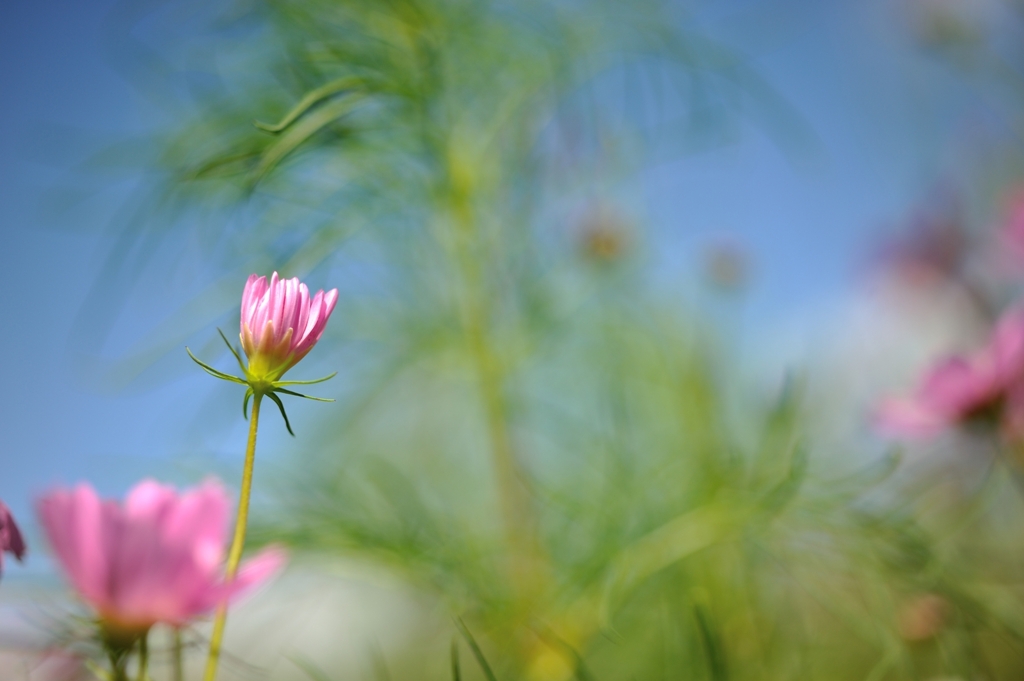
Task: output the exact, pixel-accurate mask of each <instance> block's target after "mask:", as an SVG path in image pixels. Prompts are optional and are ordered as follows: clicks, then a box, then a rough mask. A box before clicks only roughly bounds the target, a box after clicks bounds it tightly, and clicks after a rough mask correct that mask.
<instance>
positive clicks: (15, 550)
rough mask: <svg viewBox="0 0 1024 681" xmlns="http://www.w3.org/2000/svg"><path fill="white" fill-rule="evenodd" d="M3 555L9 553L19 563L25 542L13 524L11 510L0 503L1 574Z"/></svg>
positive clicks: (23, 553) (22, 556) (0, 570)
mask: <svg viewBox="0 0 1024 681" xmlns="http://www.w3.org/2000/svg"><path fill="white" fill-rule="evenodd" d="M5 553H10V554H11V555H13V556H14V557H15V558H17V559H18V560H19V561H20V560H21V559H22V558H24V557H25V540H24V539H22V537H21V530H19V529H18V525H17V523H15V522H14V516H13V515H11V509H9V508H7V504H5V503H4V502H2V501H0V572H3V567H4V554H5Z"/></svg>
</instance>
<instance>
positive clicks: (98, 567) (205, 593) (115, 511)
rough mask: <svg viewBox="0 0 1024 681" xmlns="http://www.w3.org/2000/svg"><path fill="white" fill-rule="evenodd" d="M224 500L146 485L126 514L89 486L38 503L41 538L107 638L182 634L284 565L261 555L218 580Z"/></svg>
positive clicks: (277, 553)
mask: <svg viewBox="0 0 1024 681" xmlns="http://www.w3.org/2000/svg"><path fill="white" fill-rule="evenodd" d="M229 505H230V500H229V498H228V495H227V493H226V492H225V491H224V489H223V487H221V485H220V484H219V483H218V482H216V481H213V480H210V481H207V482H205V483H203V484H202V485H200V486H199V487H196V488H194V489H190V490H186V491H184V492H182V493H181V494H180V495H179V494H178V493H177V492H176V491H175V490H174V488H172V487H168V486H165V485H161V484H158V483H156V482H154V481H152V480H144V481H142V482H140V483H139V484H138V485H136V486H135V487H134V488H133V489H132V490H131V491H130V492H129V493H128V497H127V498H126V499H125V502H124V504H123V505H121V504H118V503H117V502H116V501H113V500H101V499H100V498H99V496H97V494H96V491H95V490H94V489H93V488H92V487H90V486H89V485H86V484H80V485H78V486H77V487H75V488H74V489H72V490H66V489H58V490H55V491H52V492H50V493H48V494H46V495H45V496H43V497H42V498H41V499H40V500H39V501H38V511H39V516H40V519H41V520H42V523H43V528H44V529H45V530H46V534H47V536H48V538H49V540H50V544H51V545H52V547H53V550H54V552H55V553H56V554H57V559H58V561H59V562H60V564H61V567H63V569H64V572H65V573H66V574H67V577H68V579H69V580H70V581H71V583H72V585H73V586H74V587H75V589H76V590H77V591H78V593H79V595H80V596H81V597H82V599H83V600H85V601H86V602H87V603H89V605H91V606H92V607H93V608H95V609H96V611H97V612H98V614H99V616H100V619H101V621H102V624H103V627H104V631H105V632H106V634H107V636H109V637H111V638H117V639H120V640H122V641H128V642H130V641H131V640H134V637H136V636H138V635H141V634H142V633H144V632H145V631H147V630H148V629H149V627H151V626H152V625H154V624H156V623H158V622H163V623H167V624H171V625H176V626H177V625H183V624H185V623H186V622H188V621H189V620H191V619H193V618H195V617H198V616H201V615H205V614H207V613H209V612H211V611H212V610H214V609H215V608H217V606H219V605H221V604H222V603H224V602H226V601H227V600H229V599H231V598H233V597H234V596H236V595H238V594H239V593H240V592H242V591H244V590H246V589H249V588H250V587H253V586H255V585H257V584H259V583H261V582H263V581H264V580H266V579H267V578H269V577H270V576H271V575H272V574H273V573H274V572H276V571H277V570H278V569H279V568H280V567H281V566H282V565H283V564H284V561H285V555H284V553H283V552H282V551H281V550H279V549H273V548H271V549H266V550H264V551H263V552H261V553H260V554H259V555H257V556H256V557H255V558H253V559H252V560H250V561H249V562H248V563H246V564H244V565H243V566H242V569H241V571H240V572H239V574H238V576H237V578H236V579H235V580H234V581H232V582H230V583H226V582H225V581H224V577H223V568H222V563H223V559H224V553H225V552H224V545H225V538H226V537H225V534H226V532H227V529H228V528H227V521H228V513H229Z"/></svg>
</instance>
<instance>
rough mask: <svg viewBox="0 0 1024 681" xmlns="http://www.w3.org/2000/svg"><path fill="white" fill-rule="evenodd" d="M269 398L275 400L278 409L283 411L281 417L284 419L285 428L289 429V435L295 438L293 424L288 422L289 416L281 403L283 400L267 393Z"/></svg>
mask: <svg viewBox="0 0 1024 681" xmlns="http://www.w3.org/2000/svg"><path fill="white" fill-rule="evenodd" d="M267 397H269V398H270V399H272V400H274V403H275V404H277V408H278V409H280V410H281V416H282V417H283V418H284V427H285V428H287V429H288V434H289V435H291V436H292V437H295V433H294V432H292V424H291V423H289V422H288V414H286V413H285V411H284V404H282V403H281V398H280V397H278V396H277V395H275V394H274V393H267Z"/></svg>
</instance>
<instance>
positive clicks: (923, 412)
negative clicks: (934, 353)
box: [876, 309, 1024, 438]
mask: <svg viewBox="0 0 1024 681" xmlns="http://www.w3.org/2000/svg"><path fill="white" fill-rule="evenodd" d="M1022 388H1024V309H1015V310H1011V311H1010V312H1007V313H1006V314H1004V315H1003V317H1002V318H1001V319H1000V320H999V322H998V323H997V324H996V328H995V330H994V332H993V334H992V338H991V340H990V341H989V343H988V345H987V346H986V347H984V348H982V349H981V350H980V351H979V352H977V353H975V354H973V355H971V356H969V357H950V358H947V359H945V360H943V361H941V362H940V363H938V364H937V365H935V366H934V367H932V369H931V370H929V372H928V373H927V374H926V375H925V377H924V380H923V381H922V382H921V384H920V387H919V388H918V389H917V391H916V393H915V394H914V395H913V396H911V397H909V398H889V399H887V400H884V401H883V402H882V404H881V405H880V407H879V409H878V413H877V415H876V425H877V426H878V427H879V428H880V429H881V430H884V431H887V432H890V433H893V434H896V435H902V436H906V437H917V438H923V437H930V436H932V435H935V434H937V433H938V432H939V431H941V430H943V429H944V428H947V427H950V426H953V425H957V424H961V423H966V422H970V421H979V420H986V419H987V420H990V421H994V422H996V423H998V424H999V425H1001V426H1002V427H1004V428H1010V429H1017V427H1018V424H1019V423H1022V422H1024V390H1022Z"/></svg>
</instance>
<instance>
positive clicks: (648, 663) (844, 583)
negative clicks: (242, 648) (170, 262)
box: [111, 0, 1024, 681]
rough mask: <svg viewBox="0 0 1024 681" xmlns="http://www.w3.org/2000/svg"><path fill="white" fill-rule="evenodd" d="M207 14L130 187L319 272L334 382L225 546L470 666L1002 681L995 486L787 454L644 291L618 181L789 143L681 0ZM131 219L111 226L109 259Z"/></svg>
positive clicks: (1018, 622) (207, 230)
mask: <svg viewBox="0 0 1024 681" xmlns="http://www.w3.org/2000/svg"><path fill="white" fill-rule="evenodd" d="M230 9H231V10H232V11H231V12H228V13H227V14H226V15H225V16H227V17H228V18H227V19H225V22H226V23H225V24H223V25H221V26H220V28H219V29H218V31H219V32H217V33H215V34H214V39H213V40H212V44H213V45H215V47H216V49H215V50H212V51H208V52H201V54H204V55H206V56H205V57H204V58H203V59H199V58H196V59H195V61H197V62H204V61H206V62H208V63H209V64H216V65H217V68H216V69H214V70H213V72H214V73H215V74H216V76H217V78H216V82H217V83H218V86H217V87H214V88H210V89H206V90H204V91H202V93H200V95H199V96H198V97H197V99H196V103H197V104H196V108H195V112H194V115H193V116H192V117H190V118H187V119H185V120H182V121H181V122H180V125H179V126H178V127H177V128H176V129H175V130H174V131H173V133H172V134H169V135H167V136H165V137H163V138H162V139H161V140H160V146H159V148H160V150H161V152H160V155H159V157H158V158H156V159H155V160H154V166H153V168H151V169H152V170H156V172H155V173H154V175H153V177H154V178H155V181H154V183H153V184H152V191H153V193H152V194H150V203H148V204H145V205H148V206H149V207H150V208H149V210H150V212H153V213H158V214H160V215H161V216H163V217H164V218H165V224H169V225H171V226H173V229H172V230H171V233H172V234H174V235H175V237H174V238H181V235H182V234H183V233H184V234H186V238H187V239H189V240H193V241H195V242H196V243H198V244H200V246H201V248H202V251H203V252H204V253H205V254H208V255H211V254H212V256H211V257H212V258H213V259H214V260H215V261H216V262H217V263H218V264H219V266H221V267H224V268H225V269H227V270H229V271H230V272H232V273H233V274H240V273H243V272H244V273H245V274H248V273H249V272H250V271H252V270H255V271H269V269H270V268H272V267H274V268H277V269H278V270H280V271H281V272H282V273H283V274H285V275H289V276H291V275H303V276H305V275H307V274H309V273H310V272H313V273H314V274H315V275H316V281H318V282H320V281H323V282H329V283H330V284H332V285H335V284H336V285H338V286H339V288H340V289H341V290H342V298H341V301H340V302H339V305H338V310H337V311H336V312H335V315H334V320H333V321H332V325H333V328H332V329H331V331H330V333H329V336H328V339H327V340H325V341H324V342H323V343H321V348H324V349H323V350H321V349H320V348H318V350H317V352H318V353H322V355H323V356H327V357H328V360H327V361H328V362H336V363H337V368H340V369H341V370H342V374H343V376H344V378H343V380H344V382H345V383H344V388H343V395H342V396H341V399H340V401H339V405H338V406H337V408H332V409H331V410H330V411H329V413H328V412H327V411H325V412H322V413H320V417H321V418H322V419H323V423H322V424H320V428H319V434H318V436H317V437H316V438H315V439H314V440H310V438H308V437H305V438H303V442H302V443H301V447H300V448H301V450H302V451H301V453H300V454H299V455H298V456H297V458H296V459H295V460H294V462H293V463H291V464H290V466H289V467H290V468H291V469H292V471H291V473H290V475H289V476H288V477H287V480H284V481H278V484H277V487H276V489H277V490H278V497H277V500H276V504H277V506H276V509H277V512H276V513H274V514H273V517H274V518H275V521H274V522H273V523H267V524H265V525H264V526H262V527H260V528H257V531H256V532H257V536H258V537H261V538H263V539H275V540H284V541H286V542H288V543H289V544H291V545H292V546H293V547H295V548H296V549H300V550H304V551H310V552H317V553H332V554H337V555H341V556H348V557H352V556H357V557H361V558H363V559H367V560H371V561H375V562H379V563H383V564H386V565H388V566H390V567H391V568H392V569H393V570H395V571H397V572H398V573H399V574H401V575H402V576H403V577H404V578H406V579H408V580H409V581H410V582H411V583H413V584H415V585H417V586H419V587H421V588H422V589H424V590H426V591H428V592H430V593H433V594H436V595H437V597H438V598H439V599H440V600H441V601H442V602H443V603H445V605H446V607H447V608H448V610H449V612H450V614H451V615H453V616H457V617H461V618H463V620H464V621H465V623H466V631H467V632H472V634H471V635H470V637H472V636H475V637H476V639H478V640H479V642H480V651H482V657H483V658H484V659H486V660H487V662H488V664H490V665H491V666H492V667H493V669H494V674H495V676H496V677H497V678H498V679H516V678H527V679H537V680H555V679H566V678H577V679H580V680H584V679H620V678H621V679H674V678H680V679H708V680H713V681H723V680H726V679H801V680H804V679H828V680H836V679H870V680H872V681H879V680H881V679H928V678H938V677H957V678H963V679H980V678H990V679H1008V678H1020V676H1021V675H1022V674H1024V617H1022V612H1024V611H1022V609H1021V604H1022V601H1021V598H1020V596H1021V594H1020V593H1019V590H1020V589H1019V576H1020V574H1021V573H1020V568H1021V564H1020V559H1019V558H1017V557H1016V556H1017V553H1019V549H1020V547H1021V539H1020V537H1018V536H1016V534H1017V533H1016V532H1015V531H1014V530H1013V528H1019V520H1020V517H1019V516H1020V513H1019V508H1018V506H1019V503H1018V502H1017V500H1016V499H1015V498H1014V496H1013V494H1012V492H1011V491H1009V489H1008V487H1007V486H1006V485H1005V484H1004V480H1003V478H1002V477H1001V476H1000V475H999V474H993V475H992V476H991V479H990V480H989V482H988V483H986V485H985V486H984V489H982V490H981V491H974V492H972V493H971V494H967V495H957V494H955V493H948V494H947V493H946V492H943V491H942V490H940V491H939V492H934V491H930V492H929V493H928V494H927V495H925V496H926V497H927V498H928V499H931V500H934V499H935V498H936V495H938V496H939V497H941V503H937V504H932V505H931V506H922V504H921V503H920V502H919V499H918V497H917V496H912V495H910V494H909V493H907V492H906V491H905V489H904V488H903V487H901V486H900V485H899V484H898V482H894V481H893V480H892V475H891V473H892V471H893V469H894V467H895V459H893V460H884V461H882V462H879V463H876V464H868V463H854V461H858V460H860V459H857V458H854V459H853V460H852V461H851V462H850V463H848V464H845V465H839V466H837V465H836V464H835V461H836V460H837V457H838V455H837V454H835V453H827V454H828V455H827V456H825V457H823V458H821V460H820V462H821V463H820V465H817V466H816V465H815V461H816V458H815V456H812V452H810V451H809V445H808V443H807V442H806V438H805V437H804V432H805V431H806V424H805V423H804V419H805V415H804V410H803V405H802V401H801V400H802V397H801V395H802V393H801V391H800V389H799V383H800V381H798V380H794V381H792V382H791V384H790V385H788V386H787V387H786V388H785V389H784V390H783V391H782V394H781V395H777V396H770V395H769V396H766V395H760V394H757V393H756V391H753V392H752V391H750V390H749V389H746V388H744V387H743V386H742V385H737V379H738V376H737V373H738V372H737V371H735V368H734V366H733V364H734V358H732V357H730V354H729V351H728V349H727V346H726V345H725V344H723V343H722V342H721V339H719V338H718V337H717V334H716V332H715V330H714V329H712V328H708V327H707V326H704V325H703V324H702V323H700V322H699V321H698V318H699V317H698V315H695V314H684V313H682V312H680V307H681V306H680V305H679V304H678V301H668V300H665V299H664V294H663V293H662V292H660V291H658V290H657V289H656V288H654V287H652V286H651V285H650V282H649V281H648V279H647V278H646V276H645V274H646V273H645V270H644V262H645V253H644V248H645V245H644V242H643V238H642V230H641V229H640V225H639V224H637V220H635V219H634V218H632V217H629V215H630V212H631V211H630V210H629V206H628V200H627V199H625V198H624V192H623V190H622V186H623V185H624V184H625V182H626V181H627V180H628V179H629V178H631V177H633V176H634V175H635V174H636V173H637V172H638V171H639V170H641V169H643V168H644V167H647V164H649V163H651V162H652V161H653V159H656V158H658V157H659V156H663V155H667V154H678V153H686V152H687V151H689V150H692V149H697V148H702V147H704V146H706V145H709V144H717V143H720V142H722V141H725V140H728V139H730V138H731V137H732V136H733V135H734V134H735V133H736V130H737V129H738V126H740V125H741V124H742V123H741V121H744V122H745V121H750V120H754V121H757V122H758V123H759V124H760V125H762V127H763V128H764V129H765V130H768V131H769V132H770V133H772V134H773V135H775V136H776V137H777V139H778V140H779V141H780V143H781V144H783V145H784V146H786V147H787V148H791V149H792V148H799V147H800V146H801V145H806V144H809V142H808V140H809V139H810V138H809V136H808V135H807V134H806V133H805V132H804V131H803V129H802V128H801V126H800V124H799V121H798V119H797V118H796V117H795V116H794V115H793V114H792V112H791V111H790V110H789V108H788V107H787V106H786V104H785V103H784V102H783V101H782V100H781V99H780V98H778V97H777V96H776V95H775V94H774V93H773V92H772V91H771V89H770V88H769V87H768V86H767V85H766V84H765V83H764V82H763V81H762V80H761V79H760V78H759V77H758V76H757V74H756V72H755V71H754V70H752V69H751V68H750V67H749V66H748V65H747V64H746V63H745V61H744V60H743V59H742V58H741V57H740V56H739V55H738V54H736V53H735V52H733V51H732V50H730V49H728V48H726V47H725V46H723V45H721V44H719V43H717V42H715V41H714V40H713V39H712V38H710V37H709V36H707V35H705V34H703V33H702V32H701V31H700V30H699V29H698V22H697V21H696V20H695V19H694V18H693V17H692V16H691V15H690V14H688V12H687V11H686V10H685V6H684V5H683V4H681V3H670V2H667V1H665V2H662V1H660V0H635V1H633V2H628V3H623V2H615V1H613V0H608V1H602V0H590V1H578V2H572V1H566V2H557V1H555V0H550V1H546V2H541V1H539V0H536V1H535V0H519V1H516V2H499V1H490V0H331V1H328V0H302V1H299V0H278V1H273V0H268V1H264V2H254V3H251V4H246V5H239V6H232V7H231V8H230ZM208 68H209V67H208ZM254 120H255V121H256V122H255V124H254V122H253V121H254ZM183 216H184V217H183ZM203 216H205V217H203ZM150 224H151V223H150ZM165 238H166V232H165V231H162V230H157V229H155V228H153V227H151V226H150V227H147V229H144V230H143V229H139V228H138V223H132V224H131V225H130V226H129V228H128V229H126V231H125V236H124V238H123V241H122V242H121V244H120V245H119V246H118V247H117V248H116V249H115V253H114V254H113V255H112V257H111V263H112V266H111V267H112V270H114V269H116V267H121V268H122V270H118V271H122V272H127V273H129V274H130V270H131V268H132V267H138V266H139V265H138V262H137V261H133V260H131V259H126V254H128V253H135V252H138V253H146V252H147V246H148V247H149V249H150V250H151V249H152V248H153V247H154V244H156V243H158V242H159V240H161V239H165ZM140 245H141V246H140ZM140 257H142V256H140ZM113 263H120V264H119V265H116V266H115V265H114V264H113ZM125 263H128V264H125ZM131 263H135V264H131ZM111 276H117V274H116V272H115V273H113V274H112V275H111ZM237 281H239V282H240V281H242V278H241V277H240V276H239V277H238V278H237ZM331 347H333V348H334V352H333V354H331V353H330V348H331ZM332 366H333V365H332ZM310 441H313V442H315V444H314V445H309V442H310ZM257 477H258V474H257ZM922 508H928V509H933V510H929V511H928V512H924V511H922V510H921V509H922ZM934 509H938V510H934ZM1015 523H1016V524H1015ZM1008 528H1009V529H1008ZM345 616H346V617H358V613H348V614H345ZM444 626H445V627H449V626H450V625H448V624H445V625H444ZM450 629H451V634H452V636H457V631H456V627H455V626H453V625H451V626H450ZM459 640H461V641H462V643H460V644H459V645H462V646H465V645H466V641H467V640H469V639H459ZM449 641H450V639H447V638H446V639H445V641H444V643H443V644H442V645H441V648H439V653H438V654H439V656H441V657H444V656H447V655H448V650H449V648H448V643H449ZM463 649H464V651H465V650H468V648H463ZM411 654H412V653H410V655H411ZM417 654H418V653H417ZM441 657H438V659H441ZM445 659H447V658H445ZM468 660H469V658H468V657H467V656H465V655H463V660H462V663H461V667H459V665H458V664H455V663H453V665H454V666H453V667H449V666H448V665H447V664H445V665H440V664H439V665H437V666H436V668H435V667H433V666H429V665H427V666H424V665H422V664H417V662H416V661H415V660H412V661H406V662H404V663H403V662H402V661H401V660H392V661H390V663H391V665H392V666H391V674H392V676H393V677H394V678H410V679H413V678H415V679H424V678H446V677H448V676H449V675H450V674H451V673H452V669H453V668H459V669H460V670H461V671H460V672H459V673H460V674H461V675H464V676H465V677H466V678H477V675H479V674H481V673H483V672H482V671H481V670H482V669H483V667H482V666H472V665H470V664H469V663H468ZM323 671H324V678H333V677H332V676H331V670H323ZM316 673H317V672H315V671H311V674H316Z"/></svg>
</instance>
